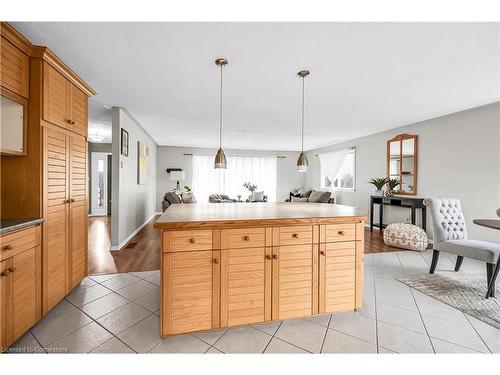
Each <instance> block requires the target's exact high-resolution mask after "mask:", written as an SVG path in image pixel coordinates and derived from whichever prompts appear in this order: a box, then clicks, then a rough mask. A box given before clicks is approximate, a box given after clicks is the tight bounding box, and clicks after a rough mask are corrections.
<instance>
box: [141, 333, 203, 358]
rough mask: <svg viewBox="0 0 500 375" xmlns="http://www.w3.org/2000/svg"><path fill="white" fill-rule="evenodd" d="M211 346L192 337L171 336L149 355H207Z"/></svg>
mask: <svg viewBox="0 0 500 375" xmlns="http://www.w3.org/2000/svg"><path fill="white" fill-rule="evenodd" d="M209 348H210V345H208V344H207V343H205V342H203V341H201V340H200V339H198V338H196V337H194V336H192V335H180V336H170V337H166V338H165V339H164V340H162V341H161V342H160V343H159V344H158V345H157V346H155V347H154V348H153V349H151V350H150V351H149V353H191V354H196V353H200V354H202V353H205V352H206V351H207V350H208V349H209Z"/></svg>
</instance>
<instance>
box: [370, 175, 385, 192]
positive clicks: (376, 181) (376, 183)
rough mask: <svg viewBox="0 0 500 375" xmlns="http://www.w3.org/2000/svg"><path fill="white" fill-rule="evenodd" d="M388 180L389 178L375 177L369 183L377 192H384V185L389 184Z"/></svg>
mask: <svg viewBox="0 0 500 375" xmlns="http://www.w3.org/2000/svg"><path fill="white" fill-rule="evenodd" d="M388 180H389V179H388V178H387V177H375V178H372V179H371V180H370V181H368V183H369V184H372V185H374V186H375V187H376V188H377V190H382V188H383V187H384V185H385V184H387V182H388Z"/></svg>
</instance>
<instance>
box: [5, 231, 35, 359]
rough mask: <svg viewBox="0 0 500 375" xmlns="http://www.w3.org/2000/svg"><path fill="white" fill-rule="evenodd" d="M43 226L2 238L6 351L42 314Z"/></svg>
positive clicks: (9, 234) (12, 233)
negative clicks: (41, 237) (41, 234)
mask: <svg viewBox="0 0 500 375" xmlns="http://www.w3.org/2000/svg"><path fill="white" fill-rule="evenodd" d="M41 277H42V273H41V249H40V226H39V225H37V226H34V227H31V228H26V229H21V230H18V231H15V232H11V233H8V234H4V235H2V236H1V237H0V291H1V297H0V299H1V301H0V347H1V350H0V351H3V350H4V349H5V348H8V347H9V346H10V345H11V344H12V343H13V342H14V341H16V340H17V339H18V338H19V337H21V336H22V335H23V334H24V333H25V332H26V331H27V330H28V329H30V328H31V327H32V326H33V325H34V324H35V323H36V322H37V321H38V320H39V319H40V317H41V298H40V297H41V291H40V286H41Z"/></svg>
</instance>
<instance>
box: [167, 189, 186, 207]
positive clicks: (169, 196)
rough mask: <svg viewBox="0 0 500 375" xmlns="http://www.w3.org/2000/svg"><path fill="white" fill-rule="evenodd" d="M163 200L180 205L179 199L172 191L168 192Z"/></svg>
mask: <svg viewBox="0 0 500 375" xmlns="http://www.w3.org/2000/svg"><path fill="white" fill-rule="evenodd" d="M165 200H166V201H168V203H170V204H175V203H182V201H181V198H180V197H179V196H178V195H177V194H175V193H174V192H172V191H169V192H168V193H167V194H165Z"/></svg>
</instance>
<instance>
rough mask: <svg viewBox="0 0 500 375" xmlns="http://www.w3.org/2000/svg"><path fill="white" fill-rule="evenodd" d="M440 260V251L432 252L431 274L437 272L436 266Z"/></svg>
mask: <svg viewBox="0 0 500 375" xmlns="http://www.w3.org/2000/svg"><path fill="white" fill-rule="evenodd" d="M438 259H439V251H438V250H433V251H432V261H431V269H430V270H429V273H434V271H435V270H436V266H437V264H438Z"/></svg>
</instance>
